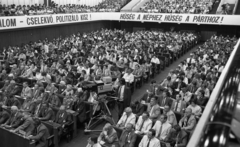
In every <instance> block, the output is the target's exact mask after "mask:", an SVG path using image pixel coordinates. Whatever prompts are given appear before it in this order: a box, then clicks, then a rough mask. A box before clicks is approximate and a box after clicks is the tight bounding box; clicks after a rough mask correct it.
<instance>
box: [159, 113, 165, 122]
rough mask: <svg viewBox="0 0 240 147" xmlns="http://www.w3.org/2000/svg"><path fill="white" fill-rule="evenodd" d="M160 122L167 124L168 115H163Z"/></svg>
mask: <svg viewBox="0 0 240 147" xmlns="http://www.w3.org/2000/svg"><path fill="white" fill-rule="evenodd" d="M160 121H161V122H162V123H165V122H166V121H167V115H166V114H162V115H161V116H160Z"/></svg>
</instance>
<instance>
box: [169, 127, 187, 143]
mask: <svg viewBox="0 0 240 147" xmlns="http://www.w3.org/2000/svg"><path fill="white" fill-rule="evenodd" d="M166 142H168V143H170V145H171V146H173V147H174V146H178V147H186V146H187V142H188V136H187V133H186V132H185V131H184V130H181V127H180V126H179V125H175V126H173V127H172V129H171V130H170V133H169V135H168V137H167V140H166Z"/></svg>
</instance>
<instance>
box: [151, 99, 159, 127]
mask: <svg viewBox="0 0 240 147" xmlns="http://www.w3.org/2000/svg"><path fill="white" fill-rule="evenodd" d="M148 113H149V115H150V117H149V118H150V119H151V120H152V121H153V123H154V122H156V120H157V119H158V117H159V116H160V114H161V110H160V106H159V105H158V104H157V98H156V97H153V98H151V101H150V106H149V107H148Z"/></svg>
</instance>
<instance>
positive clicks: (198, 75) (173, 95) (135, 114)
mask: <svg viewBox="0 0 240 147" xmlns="http://www.w3.org/2000/svg"><path fill="white" fill-rule="evenodd" d="M236 43H237V38H236V37H233V38H230V37H223V36H215V35H214V36H212V37H211V39H209V40H208V41H206V42H205V43H204V44H202V45H200V46H199V47H198V48H197V50H196V51H194V52H193V53H191V56H190V57H189V58H187V59H185V60H184V61H182V62H181V63H180V64H179V66H178V67H177V68H176V69H174V70H171V71H170V73H169V75H168V76H167V78H166V79H165V80H164V81H163V82H156V81H152V82H151V85H150V88H149V89H148V91H147V92H146V94H145V95H144V96H143V97H142V98H141V99H140V100H139V101H138V106H137V107H136V105H135V104H134V103H133V105H132V108H131V107H127V108H125V111H124V113H123V114H122V116H121V118H120V119H119V121H118V123H117V125H116V126H114V125H110V124H106V126H105V127H104V128H103V131H102V133H101V134H100V135H99V137H98V141H99V142H98V143H99V144H103V145H104V146H105V145H106V146H109V144H110V145H115V146H116V144H118V143H119V144H120V146H135V147H136V146H139V147H146V146H148V147H166V146H171V147H186V146H187V143H188V140H189V139H190V137H191V135H192V133H193V131H194V129H195V126H196V124H197V122H198V120H199V119H200V117H201V114H202V112H203V110H204V108H205V106H206V104H207V102H208V100H209V97H210V95H211V92H212V90H213V88H214V86H215V85H216V82H217V81H218V78H219V76H220V75H221V72H222V71H223V69H224V66H225V64H226V62H227V61H228V58H229V56H230V54H231V51H232V50H233V48H234V46H235V45H236ZM142 106H145V107H142Z"/></svg>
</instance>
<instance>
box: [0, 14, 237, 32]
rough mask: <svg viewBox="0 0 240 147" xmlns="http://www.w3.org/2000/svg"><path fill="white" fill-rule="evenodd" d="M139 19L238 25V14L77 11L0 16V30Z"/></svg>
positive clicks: (162, 21) (143, 20)
mask: <svg viewBox="0 0 240 147" xmlns="http://www.w3.org/2000/svg"><path fill="white" fill-rule="evenodd" d="M101 20H109V21H111V20H112V21H139V22H159V23H178V24H181V23H191V24H212V25H240V15H197V14H167V13H164V14H162V13H118V12H104V13H78V14H54V15H34V16H16V17H13V16H11V17H0V30H7V29H20V28H27V27H41V26H48V25H59V24H71V23H81V22H87V21H101Z"/></svg>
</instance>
